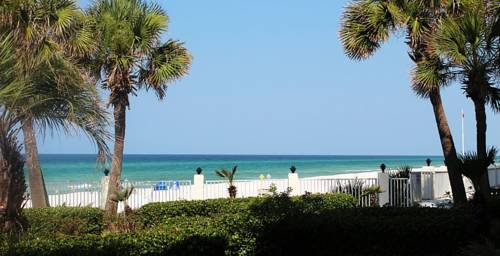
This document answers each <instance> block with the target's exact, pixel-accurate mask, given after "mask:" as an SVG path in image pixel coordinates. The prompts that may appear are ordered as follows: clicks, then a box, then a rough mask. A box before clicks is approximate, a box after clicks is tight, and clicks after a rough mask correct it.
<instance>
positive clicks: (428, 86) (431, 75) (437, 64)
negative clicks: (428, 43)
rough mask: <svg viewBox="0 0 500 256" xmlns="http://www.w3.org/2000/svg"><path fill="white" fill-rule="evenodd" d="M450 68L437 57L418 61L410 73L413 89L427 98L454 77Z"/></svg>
mask: <svg viewBox="0 0 500 256" xmlns="http://www.w3.org/2000/svg"><path fill="white" fill-rule="evenodd" d="M452 68H453V67H452V66H450V65H449V64H448V63H444V62H443V61H442V60H441V59H440V58H438V57H434V58H431V59H424V60H421V61H419V62H418V63H417V64H416V66H415V67H414V69H413V70H412V74H411V76H412V89H413V91H414V92H415V93H416V94H417V95H418V96H420V97H423V98H427V97H428V96H429V94H431V93H432V92H435V91H436V90H439V88H440V87H442V86H446V85H448V84H449V83H450V82H451V81H452V80H453V79H454V78H455V75H454V73H453V69H452Z"/></svg>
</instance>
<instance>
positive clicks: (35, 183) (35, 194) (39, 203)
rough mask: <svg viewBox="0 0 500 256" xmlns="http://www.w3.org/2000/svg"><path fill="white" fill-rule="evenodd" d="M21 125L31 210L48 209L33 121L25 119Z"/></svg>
mask: <svg viewBox="0 0 500 256" xmlns="http://www.w3.org/2000/svg"><path fill="white" fill-rule="evenodd" d="M21 125H22V129H23V135H24V151H25V154H26V163H27V165H28V180H29V187H30V190H31V200H32V203H33V208H43V207H49V198H48V196H47V189H46V188H45V181H44V179H43V173H42V168H41V166H40V160H39V159H38V146H37V144H36V136H35V130H34V128H33V121H32V120H31V119H30V118H25V119H23V120H22V122H21Z"/></svg>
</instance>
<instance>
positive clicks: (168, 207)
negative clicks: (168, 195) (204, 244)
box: [136, 198, 259, 226]
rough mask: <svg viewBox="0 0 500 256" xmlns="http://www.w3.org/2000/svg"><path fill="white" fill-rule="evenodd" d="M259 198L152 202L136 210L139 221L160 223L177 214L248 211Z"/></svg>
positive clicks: (217, 213)
mask: <svg viewBox="0 0 500 256" xmlns="http://www.w3.org/2000/svg"><path fill="white" fill-rule="evenodd" d="M257 200H259V199H258V198H244V199H242V198H238V199H227V198H226V199H209V200H202V201H174V202H162V203H150V204H147V205H144V206H143V207H141V208H140V209H139V210H137V211H136V218H137V221H138V222H139V223H140V224H142V225H145V226H151V225H154V224H160V223H163V222H165V221H166V220H168V219H169V218H172V217H177V216H216V215H223V214H234V213H242V212H246V211H248V208H249V207H250V205H251V204H252V203H253V202H255V201H257Z"/></svg>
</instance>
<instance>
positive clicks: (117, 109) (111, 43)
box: [88, 0, 191, 215]
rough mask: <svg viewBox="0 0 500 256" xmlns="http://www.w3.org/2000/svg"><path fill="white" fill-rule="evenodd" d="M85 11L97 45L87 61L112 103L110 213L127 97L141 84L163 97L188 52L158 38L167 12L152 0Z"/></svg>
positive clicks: (183, 68)
mask: <svg viewBox="0 0 500 256" xmlns="http://www.w3.org/2000/svg"><path fill="white" fill-rule="evenodd" d="M88 14H89V16H90V17H91V19H92V22H93V26H94V31H93V34H94V35H95V37H96V39H97V45H98V46H99V47H98V49H97V51H96V52H95V53H94V54H93V58H91V59H90V60H89V63H90V64H91V65H92V66H93V68H94V76H95V78H96V80H99V81H101V82H102V86H103V87H104V88H105V89H108V90H109V91H110V96H109V104H110V105H112V106H113V108H114V125H115V144H114V153H113V159H112V164H111V174H110V181H109V190H108V196H107V198H108V199H107V200H106V212H107V213H108V215H114V214H116V209H117V204H116V202H113V201H112V200H110V196H111V195H113V194H114V193H115V192H116V191H117V190H118V188H119V184H120V177H121V172H122V162H123V149H124V141H125V124H126V120H125V113H126V108H127V107H129V96H130V95H131V94H132V95H135V93H136V91H137V90H139V89H141V88H145V89H146V90H153V91H154V92H155V93H156V95H157V96H158V98H159V99H163V98H164V97H165V94H166V90H167V85H168V83H170V82H173V81H175V80H177V79H180V78H181V77H183V76H185V75H186V74H187V72H188V70H189V67H190V64H191V56H190V54H189V52H188V51H187V49H186V48H185V47H184V45H183V43H180V42H178V41H175V40H168V41H167V42H165V43H161V42H160V37H161V35H162V33H163V32H165V31H166V29H167V25H168V16H167V14H166V13H165V12H164V11H163V10H162V9H161V7H159V6H158V5H156V4H149V3H146V2H145V1H142V0H99V1H97V2H95V4H94V5H93V6H92V7H91V8H90V10H89V11H88ZM101 75H103V77H101Z"/></svg>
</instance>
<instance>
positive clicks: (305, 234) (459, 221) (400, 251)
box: [256, 208, 474, 255]
mask: <svg viewBox="0 0 500 256" xmlns="http://www.w3.org/2000/svg"><path fill="white" fill-rule="evenodd" d="M471 223H472V221H471V216H470V214H469V213H468V212H467V211H464V210H456V209H453V210H449V209H435V208H353V209H341V210H331V211H324V212H321V213H318V214H313V213H305V214H297V215H293V216H291V215H287V216H286V217H285V218H282V219H279V220H277V221H275V222H270V223H266V225H263V226H262V227H263V229H262V230H261V231H260V234H259V237H258V240H257V242H256V248H257V249H258V251H257V254H259V255H289V254H296V255H455V253H456V251H457V249H458V248H460V247H461V246H463V245H465V244H466V243H467V241H469V240H470V239H471V237H474V235H473V232H472V227H471Z"/></svg>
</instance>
